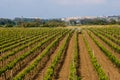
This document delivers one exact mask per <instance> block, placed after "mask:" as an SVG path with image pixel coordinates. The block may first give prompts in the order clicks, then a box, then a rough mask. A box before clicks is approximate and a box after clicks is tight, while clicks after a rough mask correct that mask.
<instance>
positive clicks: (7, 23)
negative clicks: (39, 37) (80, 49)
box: [0, 18, 120, 27]
mask: <svg viewBox="0 0 120 80" xmlns="http://www.w3.org/2000/svg"><path fill="white" fill-rule="evenodd" d="M110 24H119V25H120V21H116V20H114V19H110V20H107V19H101V18H100V19H99V18H95V19H78V20H74V19H73V20H69V21H67V22H65V21H62V20H61V19H39V18H38V19H36V18H15V19H13V20H12V19H5V18H0V27H65V26H68V25H70V26H76V25H110Z"/></svg>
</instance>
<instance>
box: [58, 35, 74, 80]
mask: <svg viewBox="0 0 120 80" xmlns="http://www.w3.org/2000/svg"><path fill="white" fill-rule="evenodd" d="M73 47H74V34H73V36H72V37H71V40H70V43H69V45H68V49H67V53H66V57H65V61H64V64H63V66H62V68H61V70H60V72H59V78H58V80H68V79H69V74H70V64H71V61H72V56H73V49H74V48H73Z"/></svg>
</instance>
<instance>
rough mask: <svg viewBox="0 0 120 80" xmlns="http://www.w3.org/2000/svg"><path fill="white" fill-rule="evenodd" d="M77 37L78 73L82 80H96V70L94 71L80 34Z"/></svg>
mask: <svg viewBox="0 0 120 80" xmlns="http://www.w3.org/2000/svg"><path fill="white" fill-rule="evenodd" d="M78 37H79V38H78V39H79V51H80V52H79V53H80V69H79V71H80V73H81V76H82V80H98V75H97V72H96V71H95V69H94V67H93V65H92V63H91V61H90V57H89V54H88V51H87V48H86V46H85V43H84V41H83V37H82V35H79V36H78Z"/></svg>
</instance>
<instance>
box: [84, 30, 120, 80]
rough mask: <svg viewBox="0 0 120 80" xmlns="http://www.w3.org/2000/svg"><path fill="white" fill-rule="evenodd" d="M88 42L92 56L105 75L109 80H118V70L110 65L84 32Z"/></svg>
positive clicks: (119, 76) (119, 74)
mask: <svg viewBox="0 0 120 80" xmlns="http://www.w3.org/2000/svg"><path fill="white" fill-rule="evenodd" d="M84 33H85V35H86V38H87V39H88V42H89V44H90V46H91V48H92V50H93V51H94V55H95V57H96V58H97V61H98V63H99V64H100V65H101V66H102V68H103V70H104V71H105V73H106V74H107V76H108V77H109V79H110V80H120V79H119V78H120V73H119V72H118V69H117V68H116V67H115V66H114V65H113V64H112V62H111V61H110V60H109V59H108V58H107V57H106V56H105V55H104V53H103V52H102V51H101V50H100V49H99V47H98V46H97V45H96V44H95V43H94V42H93V41H92V39H91V38H90V37H89V35H88V34H87V32H84Z"/></svg>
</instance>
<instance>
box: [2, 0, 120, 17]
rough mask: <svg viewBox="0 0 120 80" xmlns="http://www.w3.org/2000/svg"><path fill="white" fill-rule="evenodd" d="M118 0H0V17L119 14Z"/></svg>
mask: <svg viewBox="0 0 120 80" xmlns="http://www.w3.org/2000/svg"><path fill="white" fill-rule="evenodd" d="M119 4H120V0H0V17H2V18H14V17H21V16H23V17H40V18H61V17H72V16H103V15H120V5H119Z"/></svg>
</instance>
